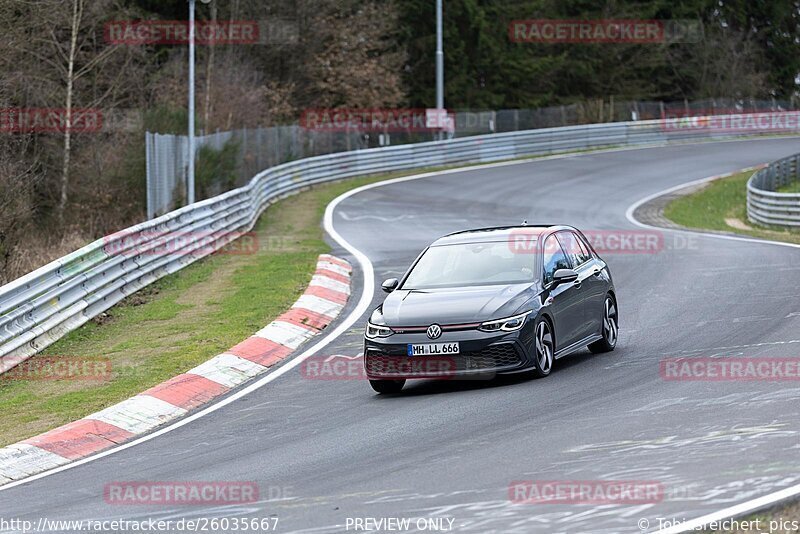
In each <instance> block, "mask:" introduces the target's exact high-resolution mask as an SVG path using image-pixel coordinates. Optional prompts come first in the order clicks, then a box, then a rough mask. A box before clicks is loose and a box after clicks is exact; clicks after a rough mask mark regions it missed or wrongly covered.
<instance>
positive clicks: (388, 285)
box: [381, 274, 578, 293]
mask: <svg viewBox="0 0 800 534" xmlns="http://www.w3.org/2000/svg"><path fill="white" fill-rule="evenodd" d="M575 276H576V277H577V276H578V275H577V274H576V275H575ZM398 285H400V280H398V279H397V278H389V279H388V280H384V281H383V283H382V284H381V289H383V291H384V292H385V293H391V292H392V291H394V290H395V289H397V286H398Z"/></svg>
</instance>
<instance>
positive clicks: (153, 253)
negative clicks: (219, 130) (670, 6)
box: [0, 120, 800, 373]
mask: <svg viewBox="0 0 800 534" xmlns="http://www.w3.org/2000/svg"><path fill="white" fill-rule="evenodd" d="M798 131H800V130H797V129H795V130H792V132H793V133H797V132H798ZM768 133H773V134H774V133H775V132H774V131H770V132H768ZM743 134H744V135H753V132H752V131H749V132H743ZM733 136H735V135H734V134H733V133H731V132H730V131H721V132H718V131H714V130H707V129H688V130H685V131H684V130H680V129H673V128H671V127H670V126H669V125H665V123H664V122H663V121H660V120H655V121H641V122H621V123H607V124H595V125H585V126H569V127H563V128H548V129H540V130H528V131H521V132H509V133H500V134H492V135H483V136H475V137H466V138H458V139H451V140H447V141H434V142H427V143H419V144H409V145H397V146H391V147H384V148H375V149H369V150H359V151H354V152H341V153H335V154H329V155H324V156H316V157H312V158H307V159H302V160H297V161H293V162H290V163H285V164H282V165H279V166H276V167H272V168H270V169H268V170H266V171H263V172H261V173H259V174H258V175H256V176H255V177H253V178H252V179H251V180H250V182H249V183H248V184H247V185H246V186H244V187H241V188H239V189H234V190H232V191H229V192H227V193H224V194H222V195H219V196H216V197H214V198H210V199H208V200H204V201H202V202H198V203H196V204H193V205H191V206H186V207H184V208H181V209H178V210H175V211H173V212H170V213H167V214H165V215H163V216H161V217H159V218H157V219H153V220H151V221H147V222H145V223H141V224H138V225H136V226H133V227H131V228H128V229H126V230H124V231H122V232H118V233H117V234H113V235H111V236H107V237H105V238H103V239H99V240H97V241H95V242H93V243H91V244H89V245H87V246H85V247H83V248H81V249H79V250H77V251H75V252H73V253H72V254H69V255H67V256H65V257H63V258H61V259H58V260H56V261H54V262H52V263H50V264H48V265H45V266H44V267H41V268H39V269H37V270H35V271H33V272H31V273H29V274H27V275H25V276H23V277H21V278H19V279H17V280H14V281H13V282H11V283H9V284H6V285H5V286H3V287H0V373H1V372H4V371H6V370H8V369H10V368H11V367H13V366H14V365H16V364H18V363H19V362H21V361H23V360H25V359H26V358H28V357H30V356H32V355H33V354H35V353H37V352H39V351H40V350H42V349H44V348H45V347H47V346H48V345H50V344H51V343H53V342H54V341H56V340H57V339H59V338H61V337H62V336H64V335H65V334H67V333H68V332H70V331H72V330H75V329H76V328H78V327H80V326H81V325H82V324H84V323H86V322H87V321H89V320H90V319H92V318H93V317H96V316H97V315H99V314H100V313H102V312H103V311H105V310H107V309H108V308H110V307H111V306H113V305H114V304H116V303H118V302H120V301H121V300H122V299H124V298H125V297H127V296H128V295H131V294H133V293H135V292H136V291H138V290H139V289H141V288H143V287H145V286H147V285H148V284H150V283H152V282H154V281H155V280H158V279H159V278H161V277H163V276H166V275H168V274H170V273H174V272H175V271H178V270H180V269H182V268H183V267H185V266H187V265H189V264H191V263H193V262H195V261H197V260H198V259H200V258H202V257H204V256H206V255H208V254H210V253H212V252H213V251H214V250H216V249H218V248H219V247H221V246H223V245H224V244H225V242H226V239H225V238H224V237H223V238H222V239H219V240H218V241H216V242H215V243H214V244H213V247H209V246H208V244H207V243H201V242H199V241H193V240H188V242H187V240H186V239H185V237H186V235H187V234H190V233H194V234H197V235H208V234H215V235H221V236H225V235H231V236H232V237H235V235H236V234H230V233H232V232H244V231H248V230H249V229H251V228H252V227H253V225H254V224H255V222H256V220H257V219H258V217H259V216H260V215H261V213H262V212H263V211H264V209H266V207H267V206H268V205H269V204H270V203H272V202H274V201H276V200H277V199H280V198H282V197H284V196H286V195H288V194H290V193H293V192H296V191H298V190H300V189H302V188H304V187H307V186H310V185H313V184H318V183H322V182H329V181H334V180H340V179H343V178H349V177H353V176H360V175H366V174H375V173H384V172H392V171H402V170H410V169H418V168H424V167H437V166H446V165H457V164H465V163H483V162H492V161H500V160H506V159H512V158H520V157H525V156H537V155H546V154H552V153H557V152H565V151H573V150H582V149H592V148H603V147H612V146H633V145H645V144H665V143H669V142H675V141H678V142H680V141H691V140H696V139H716V138H730V137H733ZM132 235H133V236H136V238H135V239H131V238H130V237H131V236H132ZM165 250H166V251H167V252H164V251H165Z"/></svg>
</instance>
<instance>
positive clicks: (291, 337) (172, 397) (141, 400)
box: [0, 254, 352, 486]
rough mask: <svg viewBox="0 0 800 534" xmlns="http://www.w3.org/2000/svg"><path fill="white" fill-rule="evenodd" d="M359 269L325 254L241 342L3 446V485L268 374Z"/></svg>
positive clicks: (340, 304)
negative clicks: (286, 303)
mask: <svg viewBox="0 0 800 534" xmlns="http://www.w3.org/2000/svg"><path fill="white" fill-rule="evenodd" d="M351 273H352V267H351V266H350V264H349V263H348V262H346V261H345V260H343V259H341V258H337V257H336V256H331V255H329V254H322V255H320V257H319V259H318V261H317V269H316V272H315V273H314V275H313V277H312V278H311V282H310V284H309V286H308V288H306V291H305V293H304V294H303V295H302V296H301V297H300V298H299V299H298V300H297V302H295V303H294V305H293V306H292V307H291V309H290V310H288V311H287V312H285V313H284V314H282V315H281V316H279V317H278V318H277V319H275V320H274V321H273V322H271V323H270V324H268V325H267V326H266V327H264V328H262V329H261V330H259V331H258V332H256V333H255V334H253V335H252V336H250V337H249V338H247V339H246V340H244V341H242V342H241V343H239V344H238V345H236V346H234V347H231V348H230V349H228V350H227V351H225V352H224V353H222V354H219V355H218V356H214V357H213V358H211V359H210V360H208V361H206V362H204V363H202V364H200V365H198V366H197V367H195V368H194V369H190V370H189V371H187V372H185V373H184V374H181V375H178V376H176V377H174V378H171V379H170V380H167V381H166V382H164V383H162V384H159V385H157V386H155V387H152V388H150V389H148V390H147V391H144V392H142V393H140V394H139V395H136V396H135V397H131V398H130V399H126V400H124V401H122V402H120V403H118V404H115V405H113V406H110V407H108V408H106V409H104V410H101V411H99V412H97V413H94V414H92V415H88V416H86V417H84V418H83V419H80V420H79V421H75V422H72V423H69V424H66V425H64V426H61V427H59V428H56V429H54V430H51V431H49V432H46V433H44V434H41V435H39V436H36V437H33V438H30V439H26V440H25V441H22V442H20V443H15V444H13V445H9V446H7V447H3V448H0V486H2V485H3V484H7V483H9V482H12V481H15V480H20V479H23V478H27V477H29V476H32V475H35V474H37V473H41V472H43V471H47V470H49V469H53V468H56V467H59V466H62V465H64V464H67V463H69V462H71V461H74V460H78V459H81V458H85V457H87V456H91V455H92V454H95V453H97V452H100V451H102V450H105V449H108V448H109V447H112V446H114V445H117V444H119V443H123V442H125V441H128V440H130V439H131V438H133V437H135V436H138V435H141V434H144V433H146V432H149V431H151V430H153V429H154V428H156V427H158V426H161V425H163V424H164V423H167V422H169V421H172V420H174V419H176V418H178V417H181V416H183V415H185V414H187V413H188V412H189V411H190V410H192V409H194V408H197V407H198V406H202V405H203V404H205V403H207V402H209V401H211V400H212V399H214V398H215V397H218V396H220V395H223V394H225V393H227V392H228V391H230V390H231V389H233V388H235V387H236V386H238V385H240V384H242V383H244V382H246V381H248V380H250V379H251V378H253V377H254V376H256V375H258V374H261V373H263V372H265V371H266V370H268V369H269V368H270V367H271V366H273V365H275V364H276V363H278V362H280V361H281V360H283V359H285V358H287V357H288V356H289V355H291V354H292V353H293V352H294V351H295V350H296V349H297V348H298V347H300V345H302V344H303V343H304V342H305V341H307V340H309V339H310V338H312V337H314V336H315V335H317V334H319V333H320V332H321V331H322V329H324V328H325V327H327V326H328V325H329V324H330V323H331V322H332V321H333V320H334V319H335V318H336V316H338V315H339V313H340V312H341V311H342V309H343V308H344V305H345V304H346V303H347V299H348V298H349V297H350V275H351Z"/></svg>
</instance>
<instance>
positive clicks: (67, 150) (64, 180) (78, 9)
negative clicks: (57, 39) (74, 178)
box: [58, 0, 83, 223]
mask: <svg viewBox="0 0 800 534" xmlns="http://www.w3.org/2000/svg"><path fill="white" fill-rule="evenodd" d="M82 16H83V0H73V4H72V33H71V35H70V42H69V54H68V56H67V98H66V103H65V109H64V112H65V114H66V124H65V129H64V159H63V165H62V167H61V195H60V198H59V201H58V220H59V222H60V223H63V222H64V211H65V210H66V207H67V200H68V194H69V159H70V155H71V143H72V91H73V83H74V79H73V77H74V74H75V52H76V48H77V44H78V29H79V28H80V25H81V17H82Z"/></svg>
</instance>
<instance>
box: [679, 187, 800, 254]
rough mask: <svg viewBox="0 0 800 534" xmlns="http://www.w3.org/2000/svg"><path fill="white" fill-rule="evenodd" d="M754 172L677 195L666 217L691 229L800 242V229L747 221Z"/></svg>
mask: <svg viewBox="0 0 800 534" xmlns="http://www.w3.org/2000/svg"><path fill="white" fill-rule="evenodd" d="M752 174H753V173H752V172H743V173H739V174H736V175H733V176H731V177H729V178H722V179H719V180H714V181H713V182H711V183H709V184H708V185H707V186H706V187H704V188H702V189H700V190H699V191H697V192H695V193H691V194H689V195H686V196H682V197H679V198H676V199H675V200H673V201H672V202H670V203H669V204H667V206H666V207H665V208H664V216H665V217H666V218H667V219H669V220H671V221H673V222H675V223H677V224H680V225H681V226H685V227H687V228H696V229H700V230H718V231H724V232H735V233H737V234H744V235H749V236H752V237H759V238H762V239H771V240H773V241H786V242H789V243H800V231H798V230H787V229H783V228H779V227H774V226H760V225H754V224H752V223H750V222H749V221H748V220H747V180H748V179H749V178H750V176H752Z"/></svg>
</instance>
